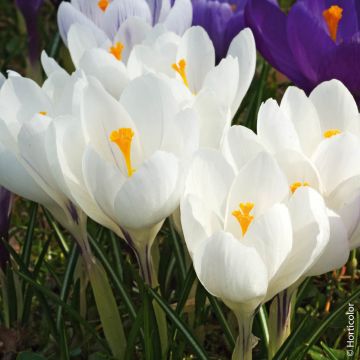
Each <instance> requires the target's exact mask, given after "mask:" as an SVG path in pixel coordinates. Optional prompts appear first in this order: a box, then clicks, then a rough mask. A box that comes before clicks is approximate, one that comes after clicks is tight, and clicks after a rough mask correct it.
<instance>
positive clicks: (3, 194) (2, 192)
mask: <svg viewBox="0 0 360 360" xmlns="http://www.w3.org/2000/svg"><path fill="white" fill-rule="evenodd" d="M11 205H12V196H11V192H10V191H8V190H6V189H5V188H3V187H2V186H0V236H1V237H7V235H8V232H9V225H10V214H11Z"/></svg>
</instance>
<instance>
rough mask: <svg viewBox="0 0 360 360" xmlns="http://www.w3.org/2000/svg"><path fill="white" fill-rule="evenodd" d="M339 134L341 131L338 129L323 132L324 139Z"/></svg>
mask: <svg viewBox="0 0 360 360" xmlns="http://www.w3.org/2000/svg"><path fill="white" fill-rule="evenodd" d="M339 134H341V131H340V130H339V129H329V130H326V131H325V132H324V138H326V139H329V138H331V137H332V136H335V135H339Z"/></svg>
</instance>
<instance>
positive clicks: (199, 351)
mask: <svg viewBox="0 0 360 360" xmlns="http://www.w3.org/2000/svg"><path fill="white" fill-rule="evenodd" d="M147 290H148V292H149V293H150V295H151V296H152V297H153V298H154V299H155V300H156V301H157V302H158V304H159V305H160V307H161V308H162V309H163V310H164V312H165V314H166V315H167V317H168V318H169V320H170V321H171V322H172V323H173V324H174V326H175V327H176V328H177V329H178V330H179V332H180V333H181V334H182V335H183V336H184V337H185V339H186V340H187V341H188V342H189V345H190V346H191V347H192V348H193V350H194V352H195V354H196V355H197V356H198V359H201V360H207V359H208V356H207V355H206V353H205V350H204V349H203V347H202V346H201V345H200V344H199V342H198V341H197V339H196V338H195V337H194V336H193V335H192V334H191V331H190V330H189V329H188V327H187V326H186V324H185V323H184V322H183V321H182V320H181V319H180V318H179V317H178V316H177V314H176V313H175V312H174V310H172V309H171V308H170V307H169V305H168V304H167V303H166V302H165V301H164V300H163V299H162V298H161V297H160V296H159V294H158V293H157V292H156V291H155V290H153V289H151V288H149V287H148V288H147Z"/></svg>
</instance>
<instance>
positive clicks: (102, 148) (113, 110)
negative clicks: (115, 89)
mask: <svg viewBox="0 0 360 360" xmlns="http://www.w3.org/2000/svg"><path fill="white" fill-rule="evenodd" d="M81 121H82V124H83V128H84V133H85V139H86V142H87V143H90V144H91V146H92V147H93V148H94V150H95V151H96V152H98V153H99V155H101V157H103V158H104V160H106V161H109V162H113V163H114V164H117V166H118V167H119V169H121V171H122V173H123V174H124V175H125V174H127V169H126V163H125V159H124V156H123V154H122V153H121V151H120V149H119V148H118V146H117V145H116V144H114V143H113V142H111V141H110V134H111V132H112V131H114V130H118V129H119V128H131V129H132V130H133V131H134V133H135V135H134V137H133V139H132V143H131V160H132V163H133V167H135V168H136V167H138V166H139V165H140V164H141V162H142V160H143V158H142V153H141V148H140V141H142V139H141V137H140V136H139V134H138V131H137V129H136V126H135V125H134V123H133V121H132V120H131V118H130V117H129V115H128V114H127V112H126V111H125V109H124V108H123V106H122V105H121V104H120V103H119V102H118V101H116V100H115V99H114V98H113V97H112V96H111V95H109V94H108V93H107V92H106V91H105V90H104V89H103V88H102V87H101V86H100V85H99V84H96V83H91V84H89V85H88V86H86V87H85V88H84V89H83V93H82V99H81Z"/></svg>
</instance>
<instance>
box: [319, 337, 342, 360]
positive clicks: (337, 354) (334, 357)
mask: <svg viewBox="0 0 360 360" xmlns="http://www.w3.org/2000/svg"><path fill="white" fill-rule="evenodd" d="M320 344H321V346H322V348H323V350H324V353H325V354H326V355H327V356H328V358H329V360H345V359H346V355H345V352H344V351H341V350H335V349H331V348H329V347H328V346H327V345H326V344H325V343H324V342H323V341H322V342H321V343H320Z"/></svg>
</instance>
